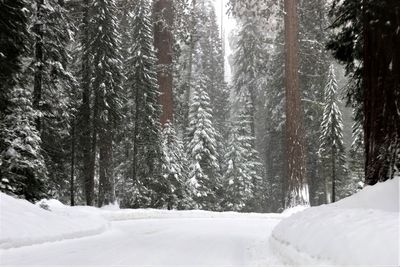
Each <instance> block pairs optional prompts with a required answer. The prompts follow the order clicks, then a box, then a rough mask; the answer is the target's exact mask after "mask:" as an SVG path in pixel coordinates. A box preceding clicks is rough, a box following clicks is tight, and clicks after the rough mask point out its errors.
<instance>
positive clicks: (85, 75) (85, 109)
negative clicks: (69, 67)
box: [79, 0, 94, 206]
mask: <svg viewBox="0 0 400 267" xmlns="http://www.w3.org/2000/svg"><path fill="white" fill-rule="evenodd" d="M89 2H90V1H89V0H85V2H84V7H83V12H82V27H83V29H82V40H81V43H82V47H83V48H86V47H87V46H88V45H89V42H90V36H89V29H88V27H89ZM86 50H87V49H83V52H82V53H83V54H82V66H81V72H82V80H81V86H82V105H81V107H80V112H79V113H80V118H79V127H80V130H81V134H80V144H81V149H82V157H83V158H82V165H83V166H82V169H83V170H82V175H83V181H84V192H85V199H86V205H89V206H93V201H94V164H93V160H94V159H92V154H93V153H92V137H91V133H92V128H93V125H92V123H91V119H90V117H91V109H90V95H91V90H90V79H91V69H90V55H89V54H88V52H87V51H86Z"/></svg>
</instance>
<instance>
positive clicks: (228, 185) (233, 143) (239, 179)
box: [223, 97, 265, 211]
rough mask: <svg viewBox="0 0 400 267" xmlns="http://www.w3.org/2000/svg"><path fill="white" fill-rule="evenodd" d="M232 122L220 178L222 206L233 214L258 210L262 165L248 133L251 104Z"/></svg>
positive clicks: (251, 136) (252, 138)
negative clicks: (222, 174)
mask: <svg viewBox="0 0 400 267" xmlns="http://www.w3.org/2000/svg"><path fill="white" fill-rule="evenodd" d="M249 98H250V97H248V99H249ZM247 102H248V104H247V105H246V106H245V108H244V109H242V110H241V114H240V115H239V116H238V117H237V118H236V119H235V121H234V123H233V125H232V128H231V135H230V139H229V145H228V147H229V151H228V153H227V154H226V156H225V158H226V160H227V164H226V165H227V170H226V172H225V174H224V177H223V182H224V190H225V192H224V195H225V196H226V197H225V199H224V204H223V205H224V206H225V207H226V208H227V209H229V210H234V211H256V210H257V209H258V210H259V207H257V206H259V205H260V203H259V202H260V200H261V199H260V198H259V196H260V195H262V193H263V192H262V190H264V189H265V188H262V183H261V182H262V174H263V173H262V172H261V169H262V164H261V163H260V159H259V157H258V152H257V151H256V150H255V149H254V139H255V137H254V136H253V135H252V133H251V115H250V114H251V110H252V109H251V101H249V100H248V101H247Z"/></svg>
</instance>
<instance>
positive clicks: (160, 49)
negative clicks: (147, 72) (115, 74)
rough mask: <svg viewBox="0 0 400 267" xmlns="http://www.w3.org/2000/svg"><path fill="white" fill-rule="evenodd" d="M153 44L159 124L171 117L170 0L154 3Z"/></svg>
mask: <svg viewBox="0 0 400 267" xmlns="http://www.w3.org/2000/svg"><path fill="white" fill-rule="evenodd" d="M154 14H155V25H154V46H155V48H156V52H157V59H158V63H157V64H158V65H157V68H158V86H159V90H160V92H161V96H160V103H161V106H162V114H161V119H160V121H161V124H162V125H164V124H165V123H166V122H167V121H171V122H172V119H173V112H174V108H173V95H172V86H173V76H172V55H173V50H172V44H173V37H172V27H173V15H174V14H173V6H172V0H157V1H156V2H155V4H154Z"/></svg>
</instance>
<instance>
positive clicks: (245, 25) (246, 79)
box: [233, 17, 265, 136]
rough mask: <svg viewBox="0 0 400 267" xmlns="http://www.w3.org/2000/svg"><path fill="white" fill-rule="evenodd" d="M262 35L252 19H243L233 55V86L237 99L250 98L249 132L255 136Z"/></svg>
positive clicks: (262, 48)
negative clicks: (251, 108)
mask: <svg viewBox="0 0 400 267" xmlns="http://www.w3.org/2000/svg"><path fill="white" fill-rule="evenodd" d="M262 38H263V34H262V32H261V30H260V25H259V24H258V23H257V20H255V19H254V18H252V17H249V18H243V19H242V23H241V27H240V30H239V34H238V43H237V48H236V50H235V53H234V66H235V68H234V76H233V86H234V89H235V90H236V93H237V94H238V95H239V97H246V96H247V95H249V96H250V101H251V106H252V107H253V110H251V113H250V116H251V132H252V135H253V136H255V133H256V130H255V124H256V122H255V120H256V118H255V116H256V106H257V104H258V103H257V97H258V96H259V95H260V92H261V90H262V88H261V84H260V82H261V81H262V77H263V76H265V73H263V70H264V69H265V68H263V66H262V65H263V64H265V61H264V60H263V59H264V57H265V52H264V47H263V46H262V45H263V39H262Z"/></svg>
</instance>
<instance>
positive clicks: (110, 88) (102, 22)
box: [89, 0, 122, 206]
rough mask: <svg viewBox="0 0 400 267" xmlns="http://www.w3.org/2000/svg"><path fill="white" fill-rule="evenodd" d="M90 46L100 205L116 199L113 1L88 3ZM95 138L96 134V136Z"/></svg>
mask: <svg viewBox="0 0 400 267" xmlns="http://www.w3.org/2000/svg"><path fill="white" fill-rule="evenodd" d="M91 11H92V14H93V16H92V18H91V20H90V28H91V29H97V30H96V31H94V36H93V39H92V40H91V45H90V47H89V53H90V54H91V55H93V83H92V89H93V92H94V98H95V102H94V115H93V119H94V127H95V131H96V132H97V134H98V139H99V140H98V141H99V143H98V144H99V203H98V204H99V206H102V205H106V204H109V203H112V202H114V201H115V192H114V180H113V179H114V174H113V168H114V166H113V149H114V148H113V141H114V135H115V128H116V125H117V122H118V120H119V119H120V117H121V114H120V112H121V110H120V108H121V86H120V84H121V79H122V76H121V69H120V68H121V65H122V64H121V60H120V54H119V48H120V42H119V36H118V26H117V21H116V18H115V15H116V6H115V2H114V1H113V0H112V1H107V0H95V1H93V2H92V4H91ZM95 138H96V137H95Z"/></svg>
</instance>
